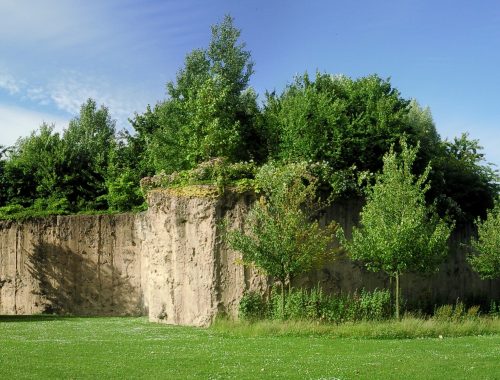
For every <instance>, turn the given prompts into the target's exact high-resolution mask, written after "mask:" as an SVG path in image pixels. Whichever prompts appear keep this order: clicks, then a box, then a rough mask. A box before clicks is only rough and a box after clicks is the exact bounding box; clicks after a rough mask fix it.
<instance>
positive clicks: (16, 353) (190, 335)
mask: <svg viewBox="0 0 500 380" xmlns="http://www.w3.org/2000/svg"><path fill="white" fill-rule="evenodd" d="M0 378H1V379H23V378H32V379H35V378H36V379H46V378H58V379H59V378H63V379H68V378H71V379H81V378H93V379H105V378H118V379H125V378H129V379H136V378H151V379H194V378H196V379H229V378H233V379H261V378H262V379H265V378H271V379H278V378H279V379H359V378H366V379H377V378H378V379H500V335H498V334H497V335H488V336H468V337H455V338H447V337H446V336H445V337H444V338H443V339H439V338H438V337H436V338H420V339H362V338H336V337H333V336H331V335H327V334H326V335H321V334H319V335H311V336H308V335H304V334H291V335H286V334H285V335H272V334H261V335H259V334H257V335H254V336H251V335H244V334H239V333H238V332H234V333H230V332H229V333H228V332H227V331H222V330H220V329H216V328H215V329H214V328H211V329H199V328H189V327H175V326H166V325H158V324H153V323H149V322H148V321H147V319H145V318H61V317H0Z"/></svg>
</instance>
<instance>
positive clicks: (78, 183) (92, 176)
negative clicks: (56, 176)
mask: <svg viewBox="0 0 500 380" xmlns="http://www.w3.org/2000/svg"><path fill="white" fill-rule="evenodd" d="M62 138H63V143H64V156H65V164H66V168H65V172H66V175H65V177H64V180H63V183H64V186H66V187H67V189H68V190H69V192H68V200H69V201H70V203H71V204H73V205H74V207H75V208H76V209H77V210H85V209H105V208H107V205H106V201H105V195H106V192H107V188H106V178H107V175H108V164H109V157H110V153H111V151H112V150H113V149H115V146H116V141H115V121H114V120H112V119H111V116H110V114H109V111H108V108H107V107H105V106H101V107H99V108H97V104H96V102H95V101H94V100H92V99H88V100H87V101H86V102H85V103H84V104H82V106H81V108H80V114H79V115H78V116H77V117H75V118H74V119H73V120H71V121H70V122H69V126H68V128H67V129H66V130H65V131H64V133H63V137H62Z"/></svg>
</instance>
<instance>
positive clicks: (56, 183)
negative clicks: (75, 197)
mask: <svg viewBox="0 0 500 380" xmlns="http://www.w3.org/2000/svg"><path fill="white" fill-rule="evenodd" d="M53 130H54V127H53V126H49V125H46V124H42V126H41V127H40V129H39V130H38V131H35V132H32V133H31V135H30V136H28V137H25V138H21V139H19V140H18V142H17V143H16V144H15V146H14V147H13V148H12V151H11V153H10V155H9V159H8V160H7V161H6V162H5V173H4V186H5V193H6V196H7V198H8V203H10V204H19V205H22V206H25V207H29V206H32V205H33V203H34V202H35V201H36V200H38V203H39V205H40V207H44V208H46V207H47V205H42V204H41V203H43V201H42V200H44V199H45V200H48V199H51V200H52V201H56V200H57V199H61V198H64V196H65V194H64V191H63V187H62V179H63V165H64V154H63V145H62V141H61V138H60V136H59V134H58V133H54V131H53Z"/></svg>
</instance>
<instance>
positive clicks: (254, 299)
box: [238, 292, 266, 320]
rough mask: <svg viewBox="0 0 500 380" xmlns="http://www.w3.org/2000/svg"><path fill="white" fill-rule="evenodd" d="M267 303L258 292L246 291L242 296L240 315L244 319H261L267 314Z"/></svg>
mask: <svg viewBox="0 0 500 380" xmlns="http://www.w3.org/2000/svg"><path fill="white" fill-rule="evenodd" d="M265 309H266V304H265V302H264V300H263V299H262V297H261V296H260V295H259V294H258V293H256V292H246V293H245V294H243V297H241V300H240V305H239V309H238V316H239V317H240V319H243V320H257V319H261V318H262V317H263V316H264V314H265Z"/></svg>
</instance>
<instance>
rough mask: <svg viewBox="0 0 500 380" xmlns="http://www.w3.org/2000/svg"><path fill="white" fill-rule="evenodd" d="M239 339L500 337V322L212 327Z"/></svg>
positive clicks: (409, 320) (287, 323)
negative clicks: (289, 337)
mask: <svg viewBox="0 0 500 380" xmlns="http://www.w3.org/2000/svg"><path fill="white" fill-rule="evenodd" d="M211 328H212V329H214V330H215V331H217V332H219V333H223V334H230V335H235V336H287V335H290V336H316V335H324V336H329V337H334V338H363V339H414V338H439V337H440V336H441V337H461V336H475V335H494V334H500V319H499V318H486V317H482V318H474V319H464V320H462V321H437V320H434V319H423V318H414V317H405V318H403V319H402V320H401V321H396V320H389V321H362V322H347V323H342V324H338V325H334V324H326V323H318V322H309V321H300V320H299V321H284V322H283V321H270V320H263V321H256V322H251V321H229V320H224V319H221V320H217V321H216V322H215V324H214V325H213V326H212V327H211Z"/></svg>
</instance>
